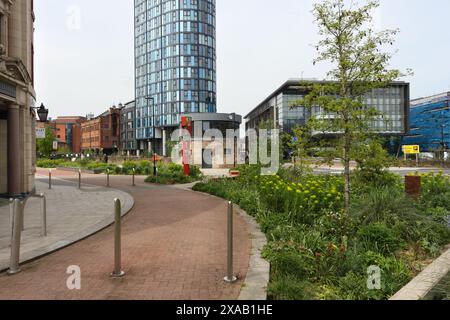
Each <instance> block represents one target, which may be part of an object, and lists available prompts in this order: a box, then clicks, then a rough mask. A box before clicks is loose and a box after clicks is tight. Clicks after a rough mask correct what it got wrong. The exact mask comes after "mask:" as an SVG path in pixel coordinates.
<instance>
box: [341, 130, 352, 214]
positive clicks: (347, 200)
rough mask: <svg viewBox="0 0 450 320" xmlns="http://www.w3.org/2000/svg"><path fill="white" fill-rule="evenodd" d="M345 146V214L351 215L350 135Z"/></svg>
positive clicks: (346, 135) (346, 136)
mask: <svg viewBox="0 0 450 320" xmlns="http://www.w3.org/2000/svg"><path fill="white" fill-rule="evenodd" d="M344 139H345V145H344V161H343V162H344V178H345V187H344V200H345V213H346V214H349V211H350V173H351V171H350V148H351V141H350V138H349V137H348V133H346V134H345V137H344Z"/></svg>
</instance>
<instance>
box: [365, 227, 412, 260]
mask: <svg viewBox="0 0 450 320" xmlns="http://www.w3.org/2000/svg"><path fill="white" fill-rule="evenodd" d="M357 239H358V241H359V242H360V243H359V245H361V246H363V247H364V249H365V250H367V251H370V250H373V251H375V252H380V253H383V254H388V255H389V254H394V253H395V252H396V251H398V250H400V249H405V247H406V241H405V240H404V239H403V238H402V233H401V230H399V228H397V227H396V226H391V227H389V226H388V225H386V223H384V222H376V223H372V224H369V225H366V226H362V227H361V228H360V229H359V230H358V232H357Z"/></svg>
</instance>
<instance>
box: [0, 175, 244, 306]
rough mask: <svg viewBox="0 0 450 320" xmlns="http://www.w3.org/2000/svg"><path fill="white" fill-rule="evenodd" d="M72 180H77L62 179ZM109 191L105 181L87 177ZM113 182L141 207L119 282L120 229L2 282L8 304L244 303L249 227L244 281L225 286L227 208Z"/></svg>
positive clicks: (1, 295)
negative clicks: (73, 283)
mask: <svg viewBox="0 0 450 320" xmlns="http://www.w3.org/2000/svg"><path fill="white" fill-rule="evenodd" d="M54 175H57V176H60V177H62V176H65V177H66V178H70V177H71V175H72V176H73V173H72V174H70V173H63V172H54ZM85 179H86V180H85V181H86V182H87V183H90V184H97V185H103V184H104V183H105V181H106V179H105V177H103V176H86V178H85ZM136 183H137V186H136V187H134V188H133V187H131V186H130V185H131V178H130V177H111V184H112V186H113V187H115V188H118V189H121V190H123V191H126V192H129V193H130V194H131V195H132V196H133V197H134V199H135V207H134V209H133V210H132V211H131V213H130V214H129V215H127V216H126V217H125V218H124V220H123V237H122V242H123V253H122V255H123V269H124V271H125V272H126V274H127V275H126V277H125V278H122V279H111V278H110V277H109V274H110V273H111V271H112V269H113V232H114V231H113V228H108V229H106V230H104V231H102V232H100V233H98V234H96V235H94V236H92V237H90V238H88V239H86V240H83V241H82V242H79V243H77V244H74V245H72V246H70V247H68V248H66V249H64V250H61V251H59V252H56V253H53V254H51V255H49V256H47V257H44V258H42V259H40V260H37V261H35V262H32V263H29V264H27V265H25V266H23V272H22V273H21V274H19V275H16V276H13V277H10V276H7V275H5V274H1V275H0V288H1V290H0V299H52V300H54V299H56V300H61V299H88V300H89V299H102V300H103V299H114V300H122V299H124V300H127V299H152V300H164V299H174V300H184V299H189V300H199V299H201V300H228V299H237V298H238V296H239V293H240V290H241V286H242V283H243V279H245V276H246V273H247V269H248V265H249V255H250V249H251V239H250V236H249V231H248V228H247V225H246V223H245V222H244V220H243V219H242V218H240V217H239V216H237V215H236V221H235V270H236V273H237V274H238V276H239V278H240V280H239V281H238V282H237V283H235V284H232V285H229V284H225V283H224V281H223V277H224V276H225V274H226V225H227V223H226V208H227V205H226V202H225V201H221V200H219V199H215V198H212V197H208V196H205V195H202V194H198V193H194V192H192V191H187V190H183V189H180V188H174V187H163V186H151V185H147V184H145V183H144V182H143V178H142V177H138V178H136ZM71 265H77V266H79V267H80V268H81V273H82V275H81V290H72V291H71V290H68V289H67V286H66V281H67V278H68V276H69V275H67V274H66V269H67V267H68V266H71Z"/></svg>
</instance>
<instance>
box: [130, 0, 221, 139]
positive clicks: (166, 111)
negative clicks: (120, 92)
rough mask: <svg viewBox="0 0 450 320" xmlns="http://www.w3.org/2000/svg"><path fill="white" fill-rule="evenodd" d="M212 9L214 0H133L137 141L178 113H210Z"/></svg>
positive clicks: (173, 121)
mask: <svg viewBox="0 0 450 320" xmlns="http://www.w3.org/2000/svg"><path fill="white" fill-rule="evenodd" d="M215 10H216V7H215V0H135V68H136V70H135V77H136V84H135V88H136V92H135V95H136V138H137V139H138V140H147V139H154V138H156V137H154V136H153V135H154V131H155V130H153V128H164V129H165V128H170V127H172V128H174V127H178V126H179V124H180V120H181V114H184V113H200V112H203V113H205V112H209V113H215V112H216V42H215V33H216V29H215V24H216V21H215ZM146 97H148V98H150V97H151V98H152V99H146Z"/></svg>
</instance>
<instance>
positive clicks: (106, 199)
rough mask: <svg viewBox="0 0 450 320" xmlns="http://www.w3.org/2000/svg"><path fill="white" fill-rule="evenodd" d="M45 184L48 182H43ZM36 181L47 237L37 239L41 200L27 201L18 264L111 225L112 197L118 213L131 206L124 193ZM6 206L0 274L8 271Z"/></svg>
mask: <svg viewBox="0 0 450 320" xmlns="http://www.w3.org/2000/svg"><path fill="white" fill-rule="evenodd" d="M47 181H48V180H47ZM47 181H44V180H41V179H39V178H38V179H36V189H37V194H40V193H44V194H45V196H46V198H47V236H46V237H42V236H41V200H40V199H36V198H30V199H29V200H28V201H27V204H26V207H25V230H24V231H23V232H22V240H21V248H20V251H21V254H20V258H21V262H24V261H29V260H32V259H34V258H36V257H40V256H42V255H44V254H47V253H49V252H52V251H55V250H57V249H60V248H62V247H65V246H67V245H69V244H71V243H74V242H76V241H79V240H80V239H83V238H85V237H87V236H89V235H91V234H93V233H95V232H97V231H99V230H101V229H103V228H105V227H107V226H109V225H110V224H111V223H113V222H114V218H113V208H114V202H113V200H114V198H119V199H120V200H121V202H122V211H123V213H124V214H125V213H127V212H129V211H130V209H131V208H132V207H133V198H132V197H131V196H130V195H129V194H128V193H125V192H122V191H119V190H115V189H112V188H104V187H103V188H102V187H98V186H83V188H82V190H78V186H77V184H74V183H69V182H65V181H58V180H54V181H53V187H54V188H53V189H52V190H48V183H47ZM10 245H11V219H10V213H9V204H8V205H3V206H0V271H2V270H5V269H8V268H9V260H10V254H11V248H10Z"/></svg>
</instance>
